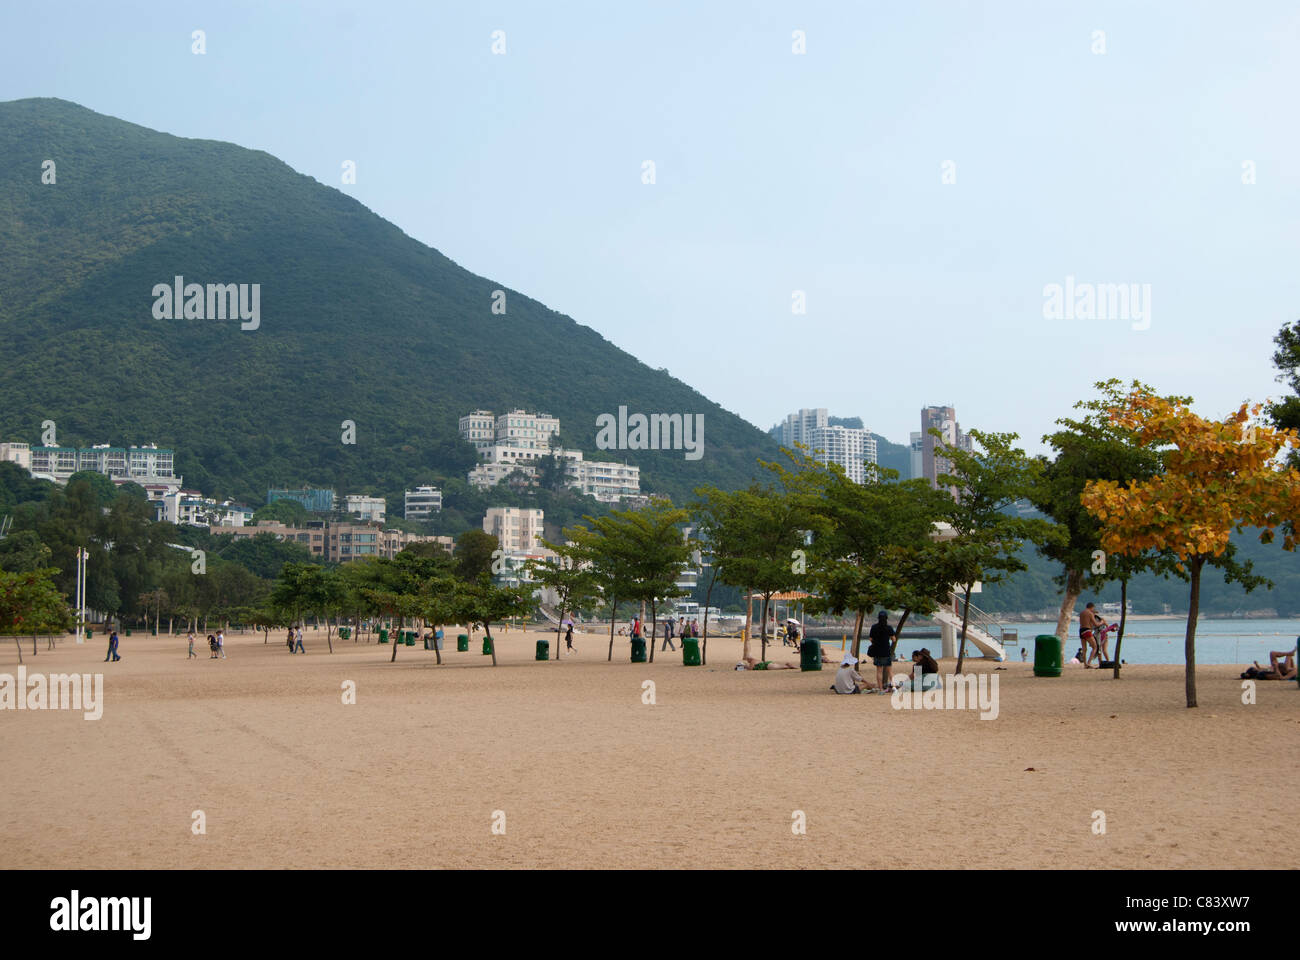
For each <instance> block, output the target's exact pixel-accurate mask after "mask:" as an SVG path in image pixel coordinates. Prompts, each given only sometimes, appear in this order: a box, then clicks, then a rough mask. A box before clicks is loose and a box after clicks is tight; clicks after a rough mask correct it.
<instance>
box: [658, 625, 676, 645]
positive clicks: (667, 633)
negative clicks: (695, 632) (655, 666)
mask: <svg viewBox="0 0 1300 960" xmlns="http://www.w3.org/2000/svg"><path fill="white" fill-rule="evenodd" d="M665 650H671V651H673V653H676V652H677V647H676V646H674V645H673V618H672V617H669V618H668V619H667V620H665V621H664V642H663V646H661V647H660V648H659V652H660V653H663V652H664V651H665Z"/></svg>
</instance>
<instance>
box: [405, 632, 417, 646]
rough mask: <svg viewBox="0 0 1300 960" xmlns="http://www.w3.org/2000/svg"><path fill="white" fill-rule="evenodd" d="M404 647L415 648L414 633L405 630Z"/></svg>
mask: <svg viewBox="0 0 1300 960" xmlns="http://www.w3.org/2000/svg"><path fill="white" fill-rule="evenodd" d="M406 645H407V646H408V647H413V646H415V631H414V630H407V631H406Z"/></svg>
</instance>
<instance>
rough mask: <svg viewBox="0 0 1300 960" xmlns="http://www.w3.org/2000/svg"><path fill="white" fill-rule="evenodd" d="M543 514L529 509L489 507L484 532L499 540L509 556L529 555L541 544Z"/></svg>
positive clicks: (484, 520)
mask: <svg viewBox="0 0 1300 960" xmlns="http://www.w3.org/2000/svg"><path fill="white" fill-rule="evenodd" d="M543 519H544V518H543V513H542V511H541V510H534V509H529V508H527V507H489V508H488V511H487V514H486V515H485V516H484V517H483V532H484V533H489V534H491V535H492V536H494V537H496V538H497V543H498V544H499V545H500V547H501V550H502V551H503V552H505V553H507V554H517V553H529V552H532V551H535V550H537V549H538V548H539V547H540V546H541V544H540V542H539V541H540V539H541V537H542V521H543Z"/></svg>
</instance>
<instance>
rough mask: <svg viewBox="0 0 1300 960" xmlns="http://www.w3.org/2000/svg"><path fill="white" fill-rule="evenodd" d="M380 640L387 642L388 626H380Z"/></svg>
mask: <svg viewBox="0 0 1300 960" xmlns="http://www.w3.org/2000/svg"><path fill="white" fill-rule="evenodd" d="M379 642H380V643H387V642H388V628H387V627H380V628H379Z"/></svg>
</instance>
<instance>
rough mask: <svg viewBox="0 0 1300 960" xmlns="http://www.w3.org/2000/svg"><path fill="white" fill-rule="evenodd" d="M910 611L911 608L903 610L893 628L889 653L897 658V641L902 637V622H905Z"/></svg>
mask: <svg viewBox="0 0 1300 960" xmlns="http://www.w3.org/2000/svg"><path fill="white" fill-rule="evenodd" d="M911 612H912V610H911V608H910V607H909V608H908V609H906V610H904V611H903V615H902V616H901V617H899V618H898V626H897V627H896V628H895V630H894V642H893V643H891V644H890V645H889V655H890V656H891V657H892V658H893V659H895V660H897V659H898V641H899V640H901V639H903V624H905V623H907V616H908V614H910V613H911Z"/></svg>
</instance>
